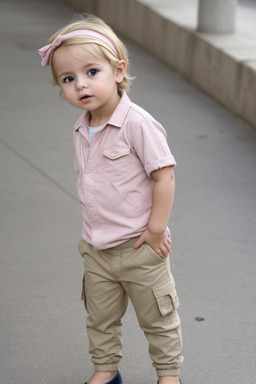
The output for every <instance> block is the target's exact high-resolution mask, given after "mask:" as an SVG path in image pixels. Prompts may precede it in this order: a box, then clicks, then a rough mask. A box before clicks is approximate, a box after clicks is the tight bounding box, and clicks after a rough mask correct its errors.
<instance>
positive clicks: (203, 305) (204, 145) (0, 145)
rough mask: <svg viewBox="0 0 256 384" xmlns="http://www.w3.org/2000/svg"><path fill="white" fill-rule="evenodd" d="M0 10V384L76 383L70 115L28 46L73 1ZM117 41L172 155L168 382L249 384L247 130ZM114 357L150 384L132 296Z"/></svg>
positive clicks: (251, 224)
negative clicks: (172, 367) (174, 302)
mask: <svg viewBox="0 0 256 384" xmlns="http://www.w3.org/2000/svg"><path fill="white" fill-rule="evenodd" d="M0 8H1V12H0V29H1V33H0V44H1V56H0V66H1V87H0V92H1V105H0V111H1V123H0V124H1V125H0V158H1V165H0V180H1V183H0V210H1V213H0V215H1V220H0V244H1V247H0V257H1V269H0V274H1V286H0V290H1V294H0V299H1V302H0V305H1V335H0V343H1V352H0V357H1V373H0V384H12V383H15V384H39V383H47V384H78V383H83V382H84V381H85V379H86V378H88V377H89V375H90V374H91V373H92V366H91V363H90V358H89V355H88V352H87V350H88V342H87V338H86V335H85V327H84V323H85V312H84V310H83V304H82V302H80V288H81V278H82V272H83V271H82V268H83V265H82V259H81V258H80V256H79V254H78V251H77V242H78V241H79V239H80V231H81V213H80V207H79V204H78V202H77V198H76V186H75V184H76V174H75V172H74V170H73V156H74V154H73V146H72V130H73V123H74V121H75V119H76V118H77V117H78V116H79V114H80V112H79V111H78V110H74V109H73V108H72V107H70V106H69V105H68V104H67V103H66V102H65V101H63V100H62V99H60V98H59V97H58V89H57V88H53V87H52V86H51V85H50V73H49V70H48V69H46V68H41V67H40V58H39V56H38V55H37V52H36V51H37V49H38V48H40V47H41V46H43V45H44V44H45V41H46V39H47V38H48V37H49V35H50V34H51V33H53V32H55V30H56V29H58V28H59V27H61V26H62V25H64V24H65V23H67V22H69V21H70V19H71V17H72V16H73V13H74V11H72V10H71V9H69V8H68V7H65V6H63V5H57V4H56V3H55V2H52V1H50V0H45V1H40V0H33V1H32V0H20V1H18V0H16V1H14V0H9V1H7V0H6V1H0ZM126 43H127V46H128V49H129V52H130V60H131V72H132V74H133V75H136V81H135V82H134V84H133V86H132V90H131V92H130V96H131V98H132V99H133V100H134V101H135V102H137V103H138V104H140V105H141V106H143V107H144V108H146V109H147V110H148V111H149V112H150V113H151V114H152V115H154V116H155V117H156V118H157V119H159V120H160V121H161V123H162V124H163V125H164V126H165V128H166V130H167V132H168V140H169V144H170V146H171V149H172V151H173V153H174V155H175V157H176V160H177V162H178V166H177V168H176V181H177V187H176V199H175V206H174V209H173V213H172V217H171V220H170V226H171V229H172V233H173V252H172V256H171V263H172V269H173V272H174V275H175V278H176V284H177V289H178V293H179V297H180V301H181V304H182V305H181V307H180V311H179V312H180V315H181V319H182V323H183V335H184V356H185V361H184V364H183V367H182V370H181V378H182V380H183V383H184V384H186V383H188V384H215V383H231V382H232V383H242V382H244V383H247V384H254V383H255V381H256V369H255V367H256V328H255V318H256V306H255V299H256V279H255V270H256V257H255V245H256V237H255V232H256V231H255V228H256V203H255V191H256V172H255V164H256V133H255V131H253V129H252V128H251V127H250V126H248V125H246V124H245V123H243V122H242V121H241V120H239V119H237V118H235V117H234V116H233V115H231V114H230V113H229V112H228V111H226V110H225V109H224V108H222V107H220V106H219V105H217V104H216V103H215V102H214V101H212V100H211V99H209V98H208V97H206V96H205V95H203V94H201V93H200V92H199V91H198V90H196V89H195V88H193V87H192V86H191V85H190V84H187V83H186V82H185V81H184V80H182V79H181V78H180V77H179V76H178V75H177V74H175V73H174V72H171V71H169V70H168V69H167V68H166V67H164V66H163V65H162V64H160V63H159V62H157V61H156V60H155V59H153V58H152V57H150V56H149V55H148V54H146V53H145V52H143V51H142V50H141V49H139V48H138V47H136V46H135V45H133V44H131V43H130V42H128V41H127V42H126ZM198 318H203V319H204V320H203V321H198ZM196 319H197V320H196ZM123 355H124V358H123V361H122V364H121V370H122V375H123V377H124V380H125V384H132V383H141V384H148V383H155V382H156V376H155V372H154V369H153V368H152V366H151V362H150V360H149V357H148V355H147V342H146V341H145V339H144V336H143V335H142V333H141V331H140V329H139V327H138V325H137V323H136V320H135V315H134V312H133V309H132V307H131V306H129V309H128V311H127V313H126V315H125V318H124V349H123Z"/></svg>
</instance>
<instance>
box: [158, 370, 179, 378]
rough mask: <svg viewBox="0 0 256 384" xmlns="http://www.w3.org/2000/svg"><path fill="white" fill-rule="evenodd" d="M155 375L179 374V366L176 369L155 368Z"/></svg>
mask: <svg viewBox="0 0 256 384" xmlns="http://www.w3.org/2000/svg"><path fill="white" fill-rule="evenodd" d="M156 372H157V376H158V377H161V376H179V368H176V369H157V370H156Z"/></svg>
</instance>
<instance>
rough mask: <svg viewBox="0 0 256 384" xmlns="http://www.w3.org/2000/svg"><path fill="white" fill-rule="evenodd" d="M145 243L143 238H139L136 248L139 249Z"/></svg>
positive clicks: (134, 245)
mask: <svg viewBox="0 0 256 384" xmlns="http://www.w3.org/2000/svg"><path fill="white" fill-rule="evenodd" d="M143 243H144V239H143V237H142V236H140V237H139V238H138V240H137V241H136V242H135V243H134V244H133V247H134V248H139V247H140V246H141V245H142V244H143Z"/></svg>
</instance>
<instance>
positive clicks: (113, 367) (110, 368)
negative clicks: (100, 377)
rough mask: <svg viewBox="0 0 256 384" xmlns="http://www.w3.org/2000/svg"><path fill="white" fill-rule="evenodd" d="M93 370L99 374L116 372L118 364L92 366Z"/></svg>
mask: <svg viewBox="0 0 256 384" xmlns="http://www.w3.org/2000/svg"><path fill="white" fill-rule="evenodd" d="M94 370H95V371H99V372H111V371H118V364H117V363H113V364H94Z"/></svg>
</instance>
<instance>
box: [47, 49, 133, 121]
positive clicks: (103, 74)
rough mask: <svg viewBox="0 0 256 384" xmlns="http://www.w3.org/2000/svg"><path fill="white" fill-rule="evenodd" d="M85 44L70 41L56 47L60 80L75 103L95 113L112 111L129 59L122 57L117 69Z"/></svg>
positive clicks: (55, 68)
mask: <svg viewBox="0 0 256 384" xmlns="http://www.w3.org/2000/svg"><path fill="white" fill-rule="evenodd" d="M85 46H86V45H85ZM85 46H84V47H83V46H81V45H68V46H67V45H66V46H63V47H59V48H58V49H57V50H56V52H55V53H54V55H53V69H54V72H55V74H56V77H57V80H58V84H59V86H60V88H61V90H62V92H63V94H64V97H65V99H66V100H67V101H68V102H69V103H70V104H71V105H73V106H74V107H77V108H82V109H84V110H87V111H89V112H91V115H92V116H93V114H94V115H96V114H97V113H98V114H101V115H104V114H105V115H109V114H112V112H113V110H114V109H115V107H116V105H117V103H118V101H119V99H120V97H119V95H118V91H117V84H118V83H120V82H121V81H122V80H123V77H124V75H125V69H126V66H125V62H123V61H120V63H119V66H118V68H117V69H116V70H113V68H112V67H111V65H110V63H109V62H108V61H107V60H106V59H105V58H101V57H97V56H95V55H93V54H92V53H90V52H88V51H86V50H85ZM97 55H98V56H99V53H98V51H97Z"/></svg>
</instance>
